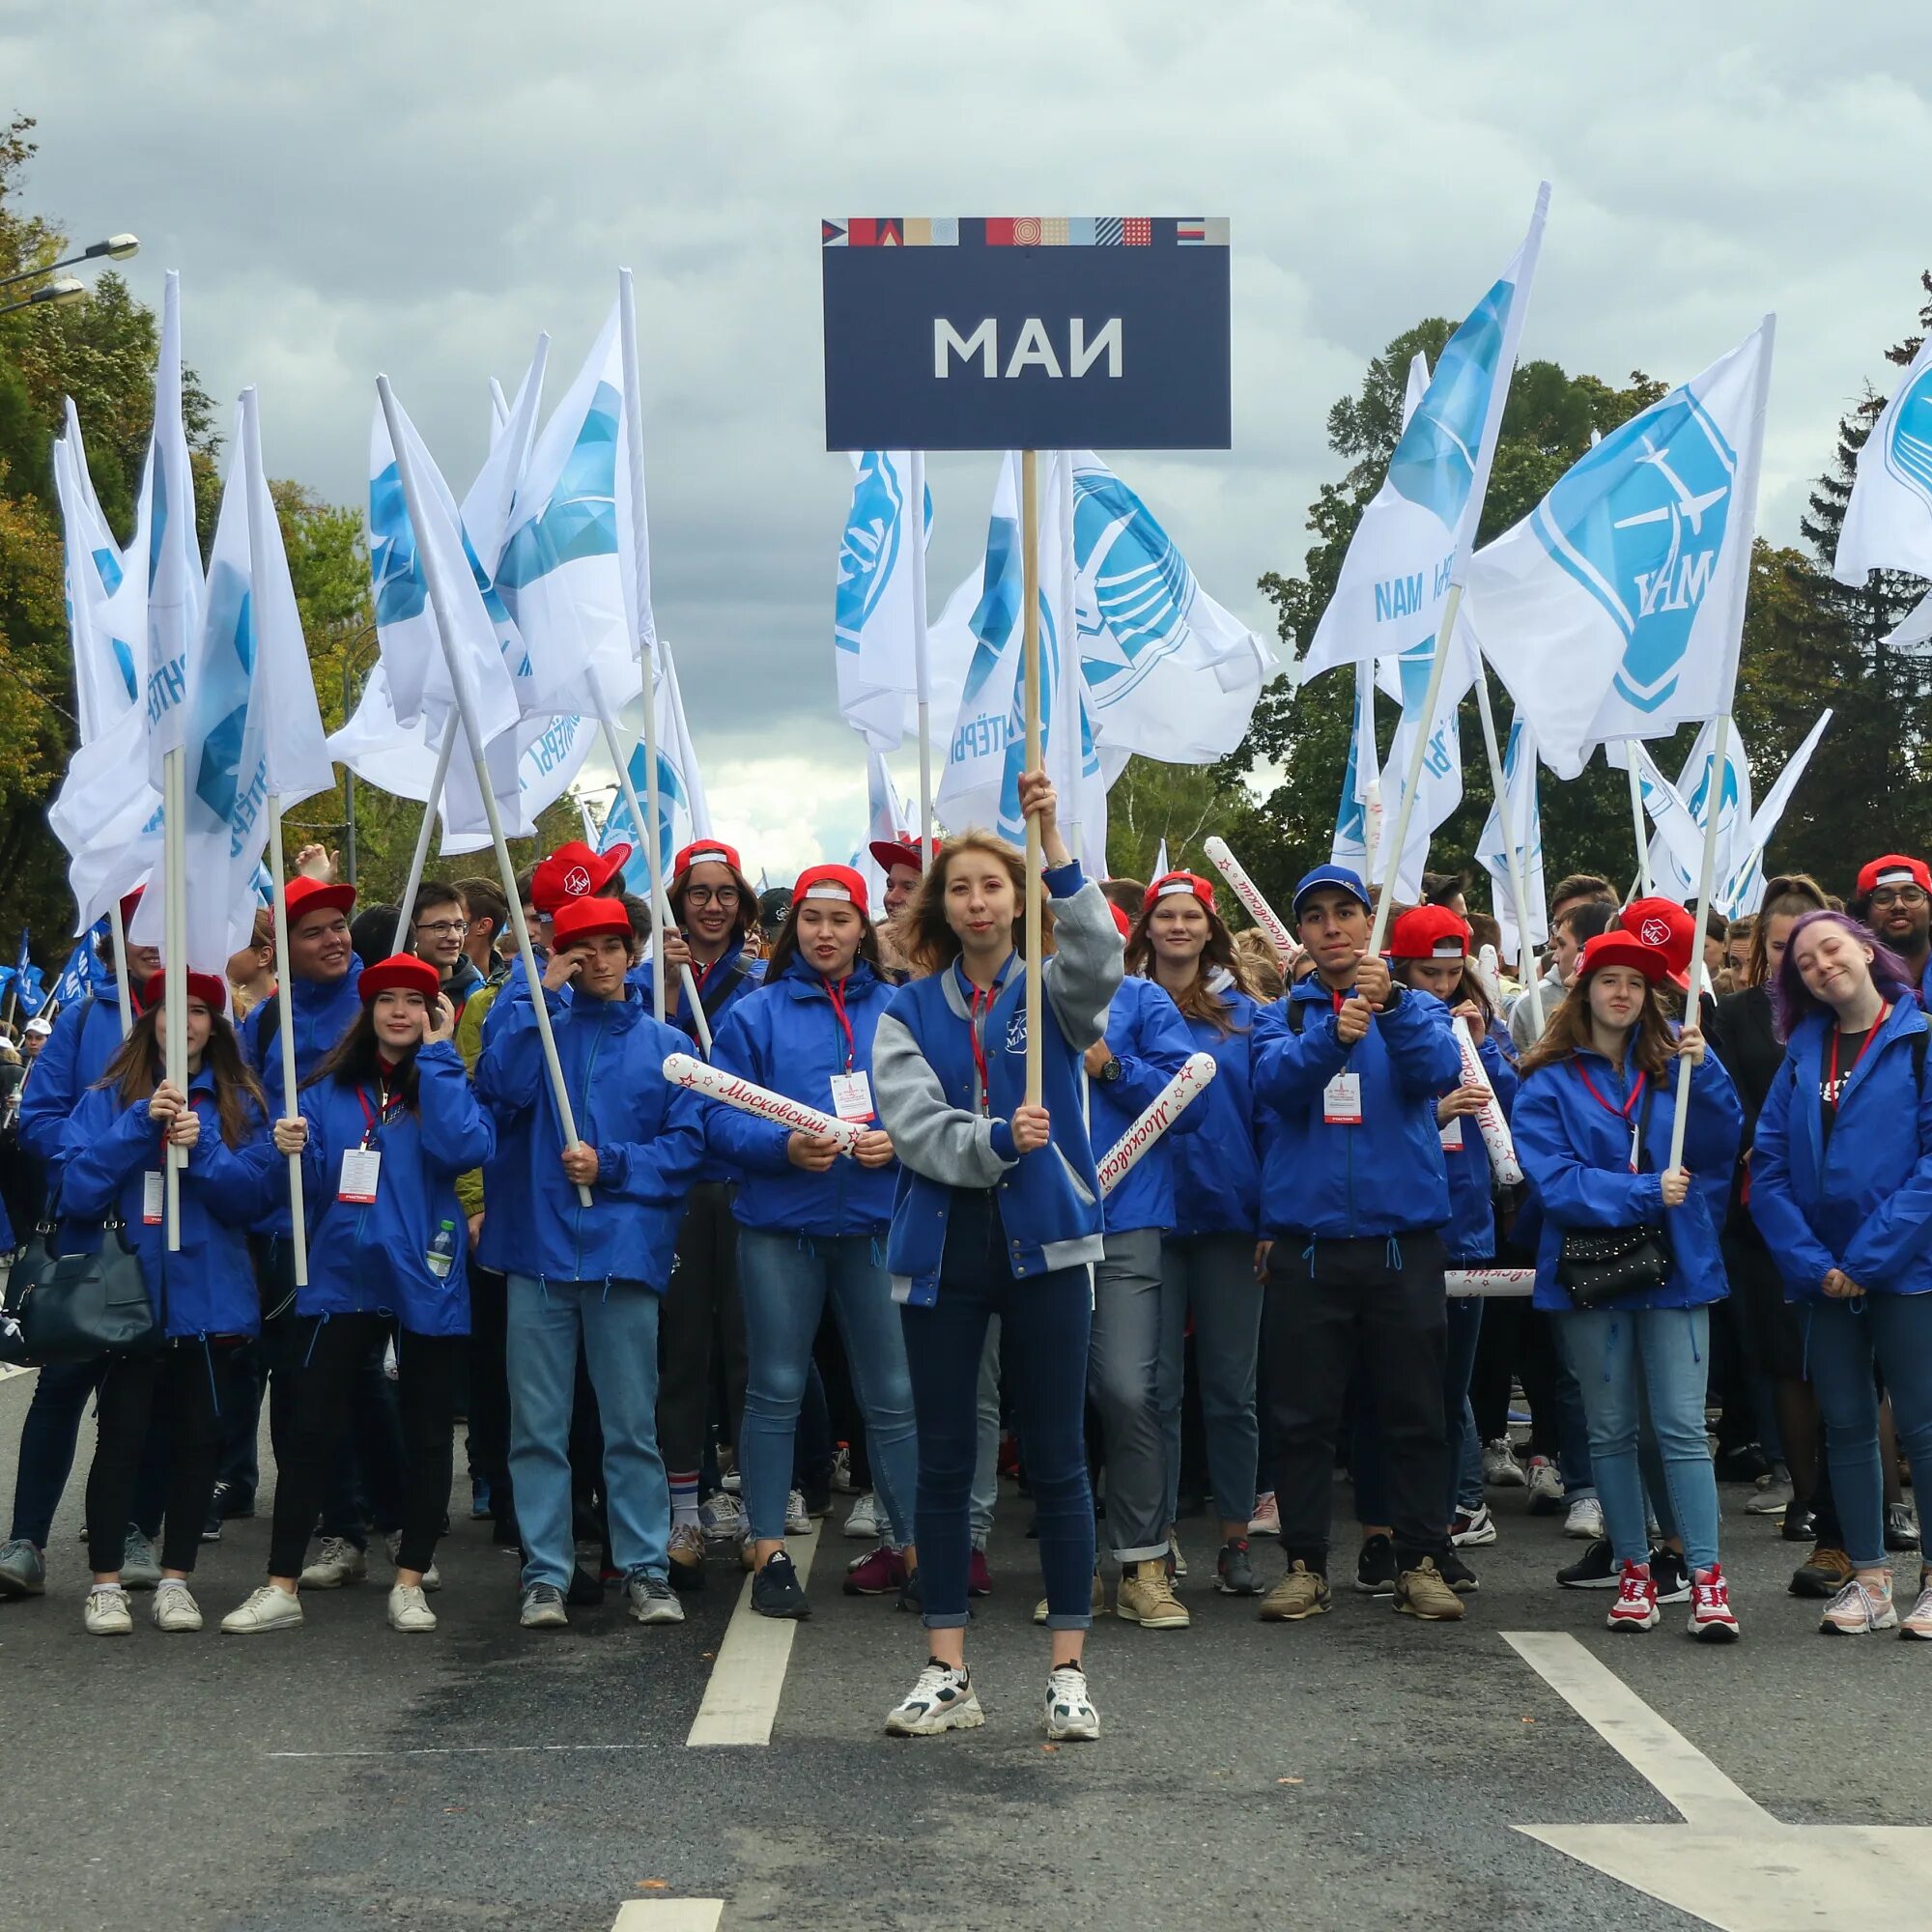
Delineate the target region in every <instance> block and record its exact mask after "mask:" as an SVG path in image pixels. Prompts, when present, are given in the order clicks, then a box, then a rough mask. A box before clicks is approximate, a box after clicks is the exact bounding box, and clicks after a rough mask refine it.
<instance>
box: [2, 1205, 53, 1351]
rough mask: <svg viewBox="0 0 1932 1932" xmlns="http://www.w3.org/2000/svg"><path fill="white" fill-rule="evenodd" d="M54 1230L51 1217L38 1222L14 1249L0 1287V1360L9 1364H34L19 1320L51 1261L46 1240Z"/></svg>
mask: <svg viewBox="0 0 1932 1932" xmlns="http://www.w3.org/2000/svg"><path fill="white" fill-rule="evenodd" d="M53 1232H54V1224H53V1222H52V1221H51V1220H49V1219H45V1218H43V1219H42V1220H41V1221H39V1222H37V1223H36V1224H35V1227H34V1232H33V1235H32V1236H31V1238H29V1239H28V1240H26V1241H25V1242H23V1243H22V1244H21V1245H20V1247H19V1248H18V1249H17V1250H16V1251H15V1252H14V1260H13V1264H12V1265H11V1266H10V1267H9V1268H8V1270H7V1285H6V1287H5V1288H0V1362H4V1363H5V1364H6V1365H7V1366H8V1367H9V1368H16V1369H17V1368H33V1367H36V1366H38V1364H37V1363H35V1361H34V1360H33V1358H32V1357H30V1356H29V1355H28V1353H27V1331H26V1329H25V1327H24V1326H23V1325H22V1324H21V1320H20V1316H21V1311H22V1309H23V1308H24V1306H25V1303H26V1299H27V1291H28V1290H29V1289H30V1288H32V1287H33V1286H34V1285H35V1284H36V1283H37V1282H38V1281H39V1280H40V1278H41V1277H42V1275H43V1274H44V1273H45V1272H46V1271H47V1269H48V1268H50V1267H51V1266H52V1265H53V1255H52V1253H51V1252H50V1251H49V1248H48V1242H49V1241H50V1240H51V1238H52V1236H53Z"/></svg>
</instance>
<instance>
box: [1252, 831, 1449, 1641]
mask: <svg viewBox="0 0 1932 1932" xmlns="http://www.w3.org/2000/svg"><path fill="white" fill-rule="evenodd" d="M1294 920H1295V925H1296V933H1297V937H1298V938H1299V939H1300V941H1301V944H1302V945H1303V947H1305V948H1306V949H1307V951H1308V952H1309V953H1310V954H1311V955H1312V956H1313V958H1314V960H1315V971H1314V972H1313V973H1312V974H1311V975H1310V976H1309V977H1308V978H1307V979H1305V980H1301V981H1300V982H1299V983H1298V984H1297V985H1295V986H1294V987H1293V989H1292V990H1291V991H1290V992H1289V994H1288V995H1287V997H1286V998H1285V999H1283V1000H1281V1001H1279V1002H1278V1003H1277V1004H1276V1005H1274V1006H1272V1007H1269V1008H1267V1009H1265V1010H1264V1012H1263V1013H1262V1015H1261V1018H1260V1020H1259V1021H1258V1023H1257V1025H1256V1030H1255V1049H1254V1053H1255V1061H1254V1087H1255V1095H1256V1097H1257V1099H1258V1100H1260V1101H1262V1102H1264V1104H1266V1105H1268V1106H1270V1107H1272V1108H1273V1109H1274V1110H1275V1113H1276V1114H1277V1115H1278V1116H1279V1118H1280V1121H1281V1132H1280V1133H1279V1134H1277V1135H1274V1136H1273V1137H1272V1138H1270V1139H1269V1140H1268V1141H1267V1143H1266V1146H1265V1152H1264V1166H1263V1172H1262V1233H1263V1236H1264V1238H1266V1239H1269V1240H1272V1242H1273V1243H1274V1246H1273V1249H1272V1251H1271V1252H1270V1255H1269V1258H1268V1286H1267V1322H1266V1347H1267V1350H1268V1382H1269V1389H1270V1400H1271V1409H1272V1415H1273V1419H1274V1429H1275V1438H1276V1452H1277V1459H1278V1464H1277V1466H1278V1474H1277V1480H1276V1486H1275V1493H1276V1500H1277V1503H1278V1506H1279V1508H1280V1511H1281V1546H1282V1551H1283V1553H1284V1554H1285V1555H1286V1556H1287V1558H1288V1574H1287V1575H1286V1576H1285V1577H1283V1578H1282V1580H1281V1581H1280V1582H1279V1583H1278V1584H1276V1585H1275V1587H1274V1588H1273V1589H1272V1590H1270V1591H1269V1592H1268V1594H1267V1596H1266V1597H1265V1598H1264V1600H1263V1603H1262V1611H1261V1614H1262V1616H1263V1617H1264V1619H1266V1620H1267V1621H1269V1622H1283V1623H1295V1622H1299V1621H1301V1620H1302V1619H1303V1618H1306V1617H1312V1616H1319V1615H1320V1614H1321V1612H1323V1611H1325V1610H1326V1609H1327V1608H1328V1607H1329V1590H1328V1574H1327V1573H1328V1535H1329V1523H1330V1517H1331V1513H1332V1485H1333V1481H1334V1464H1335V1439H1336V1435H1337V1433H1338V1431H1339V1430H1340V1428H1341V1423H1342V1408H1343V1403H1344V1401H1345V1399H1346V1397H1347V1395H1348V1389H1349V1380H1350V1376H1351V1375H1352V1373H1353V1371H1354V1367H1355V1363H1356V1360H1357V1359H1358V1357H1360V1356H1361V1355H1362V1354H1363V1353H1364V1352H1365V1351H1366V1353H1367V1356H1368V1358H1369V1359H1370V1360H1371V1361H1372V1362H1373V1363H1374V1364H1375V1366H1376V1370H1377V1374H1378V1382H1379V1390H1380V1397H1381V1415H1382V1431H1383V1445H1384V1456H1385V1460H1386V1464H1387V1472H1388V1496H1389V1515H1390V1518H1391V1521H1392V1526H1393V1528H1394V1531H1395V1548H1396V1588H1395V1607H1396V1609H1397V1610H1398V1611H1400V1612H1403V1613H1405V1614H1406V1615H1409V1616H1417V1617H1423V1618H1426V1619H1428V1620H1430V1621H1448V1620H1452V1619H1455V1618H1458V1617H1460V1616H1462V1614H1463V1600H1462V1598H1460V1597H1459V1596H1457V1595H1456V1593H1455V1592H1454V1591H1453V1590H1452V1589H1450V1587H1449V1586H1448V1584H1447V1583H1446V1582H1445V1581H1444V1580H1443V1578H1442V1575H1441V1572H1440V1571H1439V1570H1438V1568H1437V1567H1436V1560H1435V1559H1436V1556H1437V1554H1438V1552H1439V1551H1440V1550H1441V1548H1442V1546H1443V1543H1444V1540H1445V1535H1446V1527H1447V1526H1446V1524H1445V1523H1444V1521H1443V1507H1442V1499H1443V1497H1444V1495H1445V1494H1446V1493H1447V1486H1448V1471H1447V1461H1446V1452H1445V1449H1444V1446H1443V1432H1442V1359H1443V1349H1444V1334H1445V1328H1446V1310H1445V1306H1444V1299H1443V1293H1444V1291H1443V1279H1442V1278H1443V1272H1444V1265H1445V1263H1444V1250H1443V1245H1442V1236H1441V1232H1440V1231H1441V1230H1442V1228H1443V1227H1444V1226H1445V1225H1446V1224H1447V1222H1448V1220H1449V1185H1448V1179H1447V1176H1446V1173H1445V1170H1444V1168H1443V1164H1442V1144H1441V1139H1440V1136H1439V1131H1438V1128H1437V1123H1436V1118H1435V1102H1436V1098H1437V1096H1438V1095H1439V1094H1442V1093H1443V1092H1444V1091H1445V1090H1446V1089H1448V1088H1451V1087H1453V1086H1455V1085H1456V1084H1457V1081H1458V1079H1459V1078H1460V1076H1461V1071H1462V1055H1461V1053H1460V1051H1459V1050H1458V1048H1457V1045H1456V1039H1455V1036H1454V1035H1453V1034H1452V1033H1451V1031H1450V1028H1449V1011H1448V1009H1447V1008H1446V1007H1444V1006H1443V1005H1442V1003H1441V1002H1440V1001H1439V1000H1433V999H1428V998H1425V997H1423V996H1421V995H1419V994H1415V993H1413V992H1410V991H1408V990H1407V989H1406V988H1405V987H1403V986H1402V985H1400V984H1398V983H1397V982H1396V981H1395V980H1392V979H1391V977H1390V974H1389V969H1388V965H1387V962H1386V961H1385V960H1383V959H1382V958H1380V957H1379V956H1378V955H1377V954H1374V953H1372V952H1370V951H1369V934H1370V907H1369V895H1368V891H1367V889H1366V888H1365V887H1364V886H1363V884H1362V882H1361V880H1360V879H1359V878H1358V877H1357V876H1356V875H1355V874H1354V873H1353V872H1351V871H1350V870H1348V869H1347V868H1346V867H1341V866H1318V867H1316V868H1315V870H1313V871H1312V872H1310V873H1308V874H1307V875H1306V877H1304V878H1303V879H1302V881H1301V883H1300V884H1299V885H1298V886H1297V887H1296V888H1295V893H1294Z"/></svg>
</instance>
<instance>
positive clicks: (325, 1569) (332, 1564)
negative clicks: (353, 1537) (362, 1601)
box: [297, 1536, 369, 1590]
mask: <svg viewBox="0 0 1932 1932" xmlns="http://www.w3.org/2000/svg"><path fill="white" fill-rule="evenodd" d="M368 1575H369V1557H368V1553H367V1552H366V1551H365V1550H360V1549H357V1548H356V1547H355V1545H354V1544H353V1543H351V1542H350V1540H349V1539H348V1538H347V1537H346V1536H325V1537H324V1538H323V1539H322V1548H320V1549H318V1550H317V1551H316V1553H315V1561H314V1562H313V1563H311V1564H309V1566H308V1567H307V1568H306V1569H305V1570H303V1572H302V1573H301V1575H300V1577H298V1578H297V1581H298V1582H299V1583H300V1585H301V1587H302V1588H303V1589H304V1590H339V1589H341V1588H342V1587H343V1586H344V1585H345V1584H347V1583H360V1582H361V1581H363V1579H364V1578H365V1577H367V1576H368Z"/></svg>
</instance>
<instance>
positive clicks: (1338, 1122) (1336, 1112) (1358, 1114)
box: [1321, 1073, 1362, 1127]
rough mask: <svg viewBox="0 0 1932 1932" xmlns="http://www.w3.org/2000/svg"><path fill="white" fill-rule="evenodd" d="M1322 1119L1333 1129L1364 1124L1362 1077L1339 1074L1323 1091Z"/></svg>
mask: <svg viewBox="0 0 1932 1932" xmlns="http://www.w3.org/2000/svg"><path fill="white" fill-rule="evenodd" d="M1321 1119H1322V1122H1323V1123H1324V1124H1325V1125H1327V1126H1331V1127H1359V1126H1360V1125H1361V1124H1362V1076H1361V1075H1360V1074H1359V1073H1338V1074H1336V1076H1335V1077H1334V1079H1332V1080H1331V1081H1329V1083H1328V1084H1327V1086H1325V1087H1324V1088H1322V1090H1321Z"/></svg>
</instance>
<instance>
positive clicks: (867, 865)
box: [852, 744, 913, 919]
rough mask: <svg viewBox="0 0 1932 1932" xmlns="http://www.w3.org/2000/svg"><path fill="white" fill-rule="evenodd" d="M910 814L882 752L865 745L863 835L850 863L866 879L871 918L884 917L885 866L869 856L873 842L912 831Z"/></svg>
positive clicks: (872, 746) (882, 841) (904, 835)
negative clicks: (864, 816) (864, 825)
mask: <svg viewBox="0 0 1932 1932" xmlns="http://www.w3.org/2000/svg"><path fill="white" fill-rule="evenodd" d="M912 823H913V813H912V811H911V810H909V809H908V808H907V805H906V802H905V800H904V799H902V798H901V797H900V796H899V788H898V786H897V785H895V783H894V782H893V775H892V773H891V772H890V771H888V770H887V769H886V758H885V753H883V752H881V751H880V750H879V748H878V747H877V746H876V745H870V744H868V745H867V747H866V837H865V838H864V840H863V841H862V842H861V845H860V848H859V850H858V851H857V852H856V853H854V854H853V857H852V864H853V866H854V867H855V868H856V869H857V871H858V873H859V876H860V877H861V878H862V879H864V880H865V882H866V893H867V897H868V898H869V899H870V901H871V907H872V917H873V918H874V919H880V918H883V917H884V908H885V903H886V871H885V867H883V866H881V865H880V864H879V862H878V861H877V860H876V859H875V858H873V857H872V849H871V848H872V842H873V840H874V839H877V840H879V841H880V842H881V843H884V842H886V841H889V840H891V839H895V838H905V837H906V836H907V834H908V833H909V832H910V831H911V830H912Z"/></svg>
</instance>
